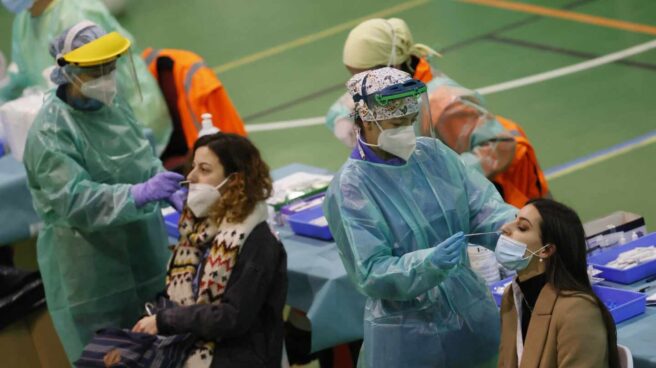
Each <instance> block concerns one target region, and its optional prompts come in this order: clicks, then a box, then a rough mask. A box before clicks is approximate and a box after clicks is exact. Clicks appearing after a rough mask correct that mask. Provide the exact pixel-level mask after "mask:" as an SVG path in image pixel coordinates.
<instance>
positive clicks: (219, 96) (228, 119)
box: [141, 48, 246, 149]
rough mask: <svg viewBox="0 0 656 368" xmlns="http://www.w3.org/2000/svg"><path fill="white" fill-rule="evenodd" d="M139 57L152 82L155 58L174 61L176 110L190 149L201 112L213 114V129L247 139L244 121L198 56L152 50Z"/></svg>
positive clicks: (219, 83)
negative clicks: (146, 68)
mask: <svg viewBox="0 0 656 368" xmlns="http://www.w3.org/2000/svg"><path fill="white" fill-rule="evenodd" d="M141 56H142V57H143V58H144V60H145V62H146V65H147V66H148V69H149V70H150V72H151V73H152V74H153V76H155V79H158V75H157V59H158V58H159V57H163V56H165V57H168V58H170V59H172V60H173V78H174V80H175V89H176V91H177V92H178V101H177V108H178V112H179V113H180V123H181V124H182V130H183V132H184V136H185V141H186V142H187V146H188V147H189V149H192V148H193V146H194V143H195V142H196V139H198V132H199V131H200V129H201V118H200V116H201V115H202V114H204V113H210V114H212V120H213V123H214V126H216V127H217V128H219V130H221V131H222V132H224V133H235V134H239V135H242V136H246V129H245V128H244V122H243V121H242V120H241V117H240V116H239V113H237V110H236V109H235V106H234V105H233V104H232V101H231V100H230V97H228V93H227V92H226V90H225V88H223V84H222V83H221V81H220V80H219V78H218V77H217V76H216V75H215V74H214V71H212V69H210V68H209V67H207V65H205V62H204V60H203V59H202V58H201V57H200V56H198V55H196V54H195V53H193V52H190V51H185V50H176V49H157V50H153V49H152V48H147V49H146V50H144V52H143V54H142V55H141Z"/></svg>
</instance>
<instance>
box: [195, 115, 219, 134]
mask: <svg viewBox="0 0 656 368" xmlns="http://www.w3.org/2000/svg"><path fill="white" fill-rule="evenodd" d="M200 117H201V118H202V119H203V122H202V123H201V124H202V127H201V129H200V132H198V138H200V137H202V136H204V135H210V134H214V133H218V132H219V128H217V127H215V126H214V123H212V114H210V113H204V114H203V115H201V116H200Z"/></svg>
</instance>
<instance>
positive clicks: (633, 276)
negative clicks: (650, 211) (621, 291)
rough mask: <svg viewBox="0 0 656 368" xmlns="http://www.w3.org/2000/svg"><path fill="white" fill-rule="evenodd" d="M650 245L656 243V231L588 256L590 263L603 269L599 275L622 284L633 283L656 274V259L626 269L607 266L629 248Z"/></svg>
mask: <svg viewBox="0 0 656 368" xmlns="http://www.w3.org/2000/svg"><path fill="white" fill-rule="evenodd" d="M648 245H656V233H651V234H648V235H645V236H643V237H642V238H639V239H636V240H634V241H632V242H629V243H626V244H623V245H618V246H615V247H612V248H608V249H606V250H604V251H602V252H599V253H596V254H595V255H593V256H590V257H588V264H591V265H593V266H594V268H596V269H598V270H600V271H601V273H600V274H599V275H597V277H601V278H604V279H606V280H608V281H613V282H618V283H620V284H625V285H628V284H632V283H634V282H636V281H638V280H642V279H644V278H647V277H649V276H652V275H655V274H656V260H653V261H649V262H645V263H643V264H641V265H638V266H635V267H631V268H629V269H626V270H618V269H615V268H611V267H606V266H605V265H606V264H607V263H608V262H611V261H614V260H615V259H617V257H618V256H619V255H620V253H623V252H626V251H628V250H631V249H634V248H637V247H645V246H648Z"/></svg>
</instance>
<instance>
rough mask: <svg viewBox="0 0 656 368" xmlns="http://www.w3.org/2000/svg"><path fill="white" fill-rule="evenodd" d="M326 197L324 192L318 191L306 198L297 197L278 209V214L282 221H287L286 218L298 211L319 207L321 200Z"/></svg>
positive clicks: (321, 203)
mask: <svg viewBox="0 0 656 368" xmlns="http://www.w3.org/2000/svg"><path fill="white" fill-rule="evenodd" d="M325 198H326V193H325V192H323V193H319V194H316V195H313V196H310V197H306V198H299V199H297V200H294V201H293V202H292V203H290V204H288V205H285V206H284V207H282V208H281V209H280V215H281V217H282V220H283V222H284V223H287V220H288V219H289V217H290V216H293V215H295V214H297V213H299V212H302V211H305V210H308V209H311V208H314V207H321V206H322V205H323V201H324V199H325Z"/></svg>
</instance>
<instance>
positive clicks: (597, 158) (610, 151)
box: [544, 130, 656, 179]
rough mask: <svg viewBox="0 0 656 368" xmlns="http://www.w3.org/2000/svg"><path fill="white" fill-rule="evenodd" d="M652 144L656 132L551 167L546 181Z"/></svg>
mask: <svg viewBox="0 0 656 368" xmlns="http://www.w3.org/2000/svg"><path fill="white" fill-rule="evenodd" d="M654 142H656V130H653V131H651V132H649V133H647V134H643V135H641V136H638V137H636V138H633V139H630V140H628V141H626V142H622V143H619V144H616V145H614V146H612V147H608V148H605V149H602V150H600V151H597V152H594V153H591V154H589V155H585V156H583V157H580V158H577V159H576V160H573V161H570V162H568V163H565V164H562V165H558V166H555V167H551V168H549V169H547V170H545V171H544V174H545V176H546V177H547V179H555V178H557V177H560V176H563V175H566V174H569V173H571V172H574V171H578V170H581V169H584V168H586V167H589V166H592V165H594V164H596V163H599V162H601V161H605V160H608V159H610V158H612V157H615V156H619V155H621V154H624V153H627V152H630V151H633V150H635V149H638V148H640V147H643V146H646V145H649V144H651V143H654Z"/></svg>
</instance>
